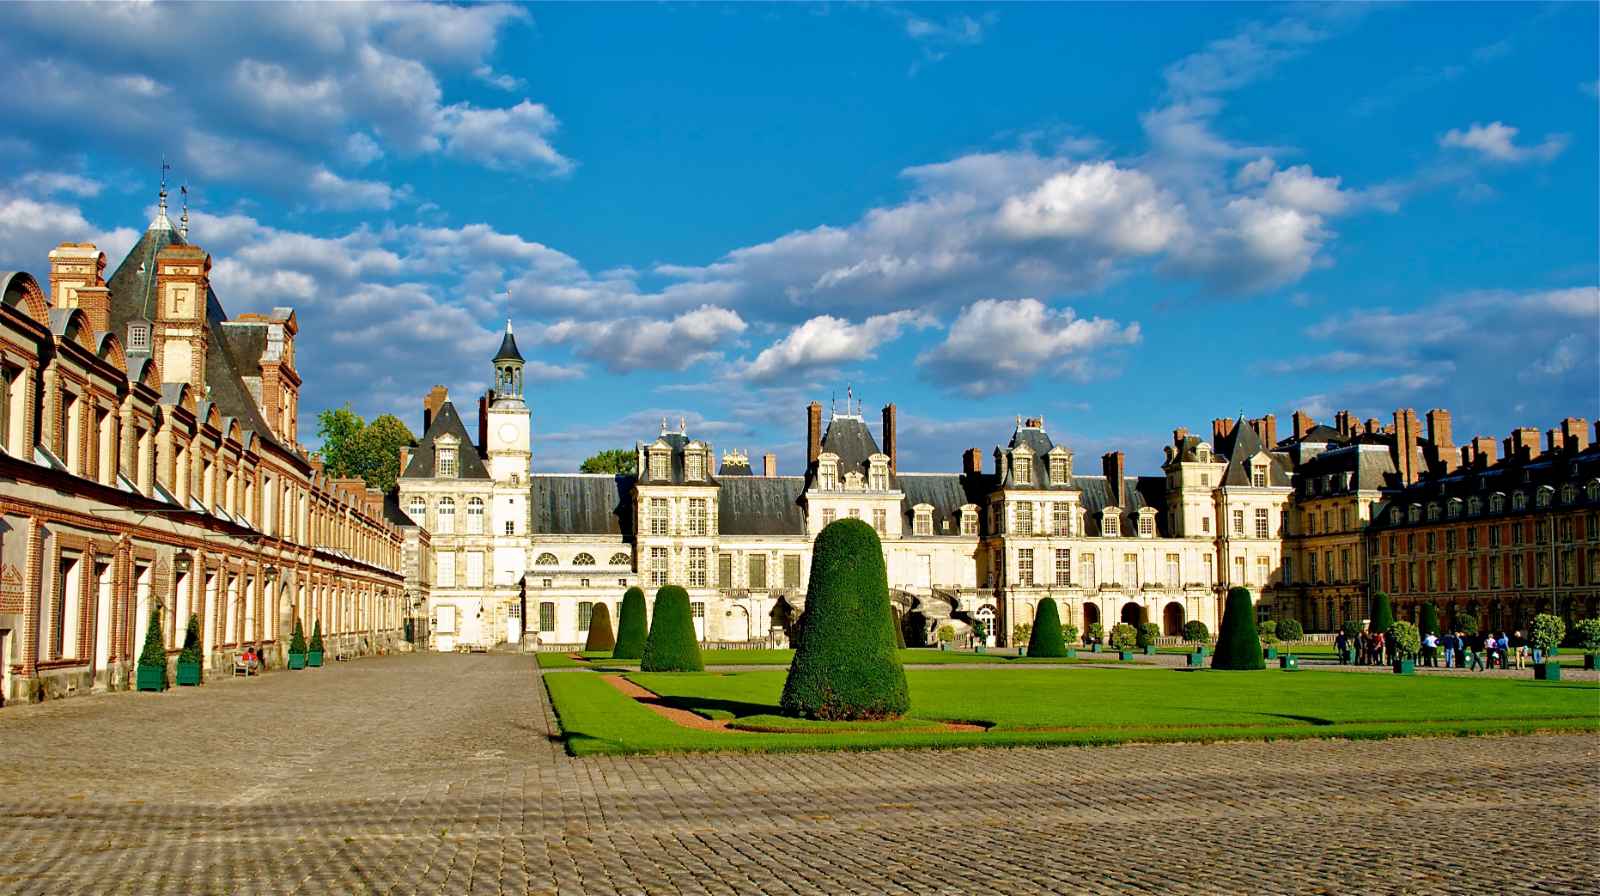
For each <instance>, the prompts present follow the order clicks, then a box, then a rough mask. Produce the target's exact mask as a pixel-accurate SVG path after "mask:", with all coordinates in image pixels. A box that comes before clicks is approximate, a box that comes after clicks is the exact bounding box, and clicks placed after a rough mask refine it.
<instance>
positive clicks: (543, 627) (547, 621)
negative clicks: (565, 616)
mask: <svg viewBox="0 0 1600 896" xmlns="http://www.w3.org/2000/svg"><path fill="white" fill-rule="evenodd" d="M555 630H556V605H555V604H554V603H552V602H551V601H543V602H541V603H540V604H539V631H540V632H541V633H543V634H549V633H550V632H553V631H555Z"/></svg>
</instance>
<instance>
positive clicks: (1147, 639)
mask: <svg viewBox="0 0 1600 896" xmlns="http://www.w3.org/2000/svg"><path fill="white" fill-rule="evenodd" d="M1159 637H1161V626H1159V625H1156V624H1155V623H1154V622H1142V623H1140V624H1139V633H1138V635H1137V636H1136V638H1135V643H1136V644H1137V645H1138V647H1139V649H1140V650H1143V651H1144V652H1145V655H1146V656H1149V655H1151V654H1154V653H1155V652H1156V639H1157V638H1159Z"/></svg>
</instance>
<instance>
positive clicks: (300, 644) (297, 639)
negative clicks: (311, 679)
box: [289, 616, 306, 655]
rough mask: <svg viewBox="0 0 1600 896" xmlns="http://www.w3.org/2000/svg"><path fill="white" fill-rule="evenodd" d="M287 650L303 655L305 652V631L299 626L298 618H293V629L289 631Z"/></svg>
mask: <svg viewBox="0 0 1600 896" xmlns="http://www.w3.org/2000/svg"><path fill="white" fill-rule="evenodd" d="M289 652H290V653H298V654H301V655H304V654H305V652H306V633H305V631H304V630H303V629H301V628H300V618H299V617H298V616H297V617H295V620H294V629H293V630H292V631H290V633H289Z"/></svg>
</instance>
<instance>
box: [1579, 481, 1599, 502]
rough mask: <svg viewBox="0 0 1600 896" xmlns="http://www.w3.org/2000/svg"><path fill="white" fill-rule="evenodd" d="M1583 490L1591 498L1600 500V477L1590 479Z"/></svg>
mask: <svg viewBox="0 0 1600 896" xmlns="http://www.w3.org/2000/svg"><path fill="white" fill-rule="evenodd" d="M1583 490H1584V493H1585V494H1587V495H1588V496H1589V500H1591V501H1600V479H1594V480H1590V482H1589V484H1588V485H1586V486H1584V488H1583Z"/></svg>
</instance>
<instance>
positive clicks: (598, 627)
mask: <svg viewBox="0 0 1600 896" xmlns="http://www.w3.org/2000/svg"><path fill="white" fill-rule="evenodd" d="M615 646H617V639H616V638H615V637H614V636H613V635H612V634H611V610H610V609H609V608H608V607H607V606H606V605H605V604H604V603H603V602H600V601H596V602H595V605H594V609H593V610H591V611H590V612H589V637H588V639H587V640H585V641H584V642H583V649H584V650H610V649H611V648H613V647H615Z"/></svg>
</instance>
